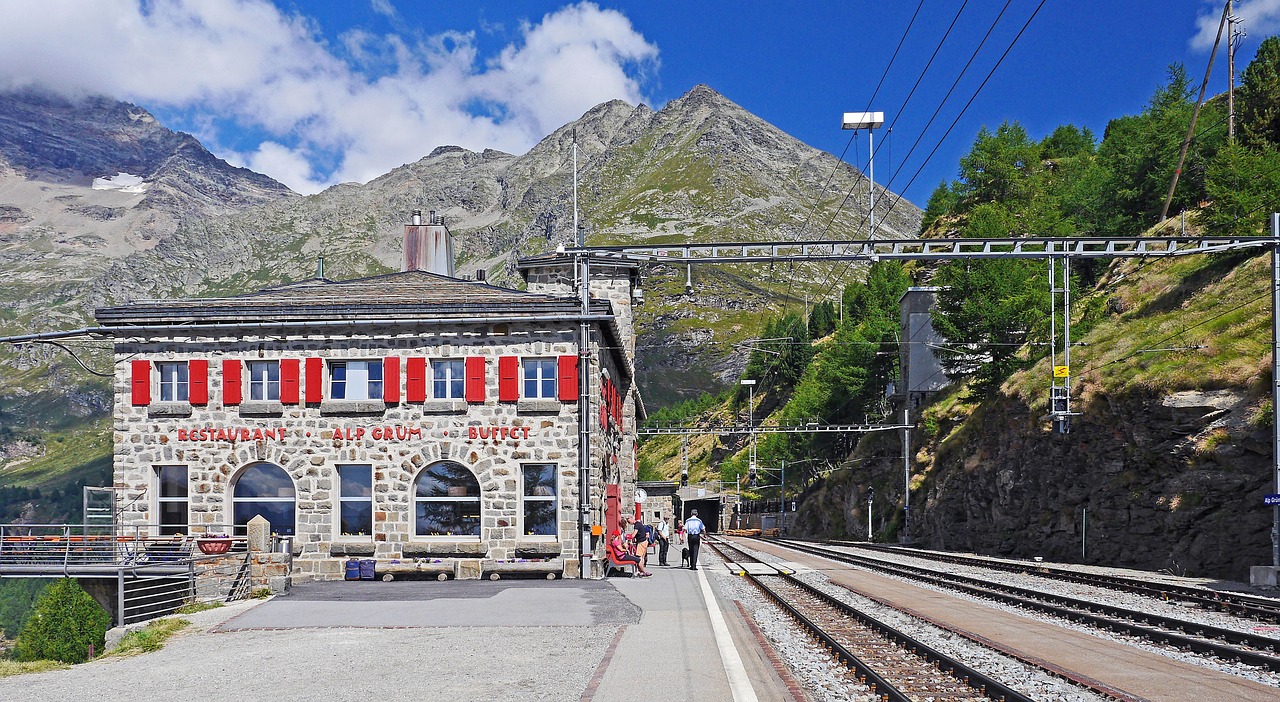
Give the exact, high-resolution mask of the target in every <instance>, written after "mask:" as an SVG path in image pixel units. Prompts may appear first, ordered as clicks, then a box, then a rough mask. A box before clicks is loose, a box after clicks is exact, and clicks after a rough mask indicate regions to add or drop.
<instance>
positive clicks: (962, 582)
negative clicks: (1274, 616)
mask: <svg viewBox="0 0 1280 702" xmlns="http://www.w3.org/2000/svg"><path fill="white" fill-rule="evenodd" d="M770 542H771V543H777V544H779V545H781V546H785V547H786V548H791V549H795V550H797V551H800V552H802V553H808V554H811V555H816V556H821V557H823V558H829V559H831V560H835V561H840V562H842V563H848V564H851V565H856V566H859V567H862V568H867V569H869V570H875V571H879V572H883V573H888V574H891V575H897V576H901V577H905V578H909V579H911V580H912V581H916V582H920V581H923V582H927V583H929V584H932V585H935V586H938V587H943V588H947V589H950V590H958V591H960V592H964V593H966V594H969V595H973V596H976V597H980V598H984V599H988V600H994V601H998V602H1003V603H1005V604H1010V605H1013V606H1016V607H1022V608H1025V609H1029V610H1034V611H1038V612H1041V613H1044V614H1050V615H1053V616H1058V617H1062V618H1064V619H1067V620H1069V621H1075V622H1079V623H1084V624H1088V625H1090V626H1095V627H1098V628H1100V629H1104V630H1111V631H1118V632H1121V633H1125V634H1128V635H1131V636H1137V637H1139V638H1143V639H1146V640H1149V641H1152V642H1154V643H1163V644H1168V645H1172V646H1176V647H1178V648H1181V649H1184V650H1190V651H1194V652H1196V653H1200V654H1205V655H1211V656H1214V657H1217V658H1221V659H1223V660H1228V661H1239V662H1241V663H1244V664H1247V665H1254V666H1258V667H1260V668H1264V669H1266V670H1270V671H1273V672H1280V656H1277V655H1275V652H1276V651H1277V650H1280V640H1277V639H1275V638H1271V637H1266V636H1258V635H1256V634H1250V633H1247V632H1240V631H1234V630H1231V629H1223V628H1220V627H1214V626H1209V625H1206V624H1201V623H1198V622H1189V621H1186V620H1182V619H1176V618H1173V617H1165V616H1161V615H1155V614H1151V613H1147V612H1139V611H1135V610H1130V609H1125V608H1122V607H1115V606H1112V605H1105V604H1101V603H1097V602H1089V601H1086V600H1079V599H1076V598H1072V597H1066V596H1062V595H1055V594H1051V593H1046V592H1040V591H1036V590H1030V589H1027V588H1021V587H1017V586H1013V585H1003V584H1000V583H993V582H990V581H986V580H981V579H978V578H972V577H968V576H963V575H957V574H951V573H941V572H938V571H935V570H930V569H928V568H922V567H918V566H910V565H905V564H900V563H889V562H886V561H881V560H876V559H873V558H866V557H863V556H857V555H854V554H850V553H846V552H842V551H836V550H832V549H831V548H827V547H822V546H816V545H813V544H807V543H803V542H795V541H786V542H779V541H775V540H770ZM1223 642H1226V643H1223ZM1243 647H1247V648H1243Z"/></svg>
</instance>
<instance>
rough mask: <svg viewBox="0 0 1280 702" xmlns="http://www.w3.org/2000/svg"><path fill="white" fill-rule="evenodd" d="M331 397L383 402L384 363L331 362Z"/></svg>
mask: <svg viewBox="0 0 1280 702" xmlns="http://www.w3.org/2000/svg"><path fill="white" fill-rule="evenodd" d="M329 397H332V398H333V399H335V400H381V399H382V361H330V362H329Z"/></svg>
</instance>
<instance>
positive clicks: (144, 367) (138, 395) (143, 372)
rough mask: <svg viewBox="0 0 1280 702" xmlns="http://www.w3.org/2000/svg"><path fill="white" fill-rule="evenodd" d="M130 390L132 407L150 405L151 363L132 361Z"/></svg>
mask: <svg viewBox="0 0 1280 702" xmlns="http://www.w3.org/2000/svg"><path fill="white" fill-rule="evenodd" d="M130 365H131V367H132V368H131V372H132V374H133V375H132V378H131V380H130V388H131V389H132V395H133V397H132V399H131V400H130V401H131V402H132V403H133V406H134V407H142V406H146V405H149V404H151V361H142V360H134V361H133V362H132V363H131V364H130Z"/></svg>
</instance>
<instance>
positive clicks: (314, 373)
mask: <svg viewBox="0 0 1280 702" xmlns="http://www.w3.org/2000/svg"><path fill="white" fill-rule="evenodd" d="M306 390H307V402H313V403H314V402H319V401H321V400H323V399H324V359H321V358H308V359H307V379H306Z"/></svg>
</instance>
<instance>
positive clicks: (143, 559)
mask: <svg viewBox="0 0 1280 702" xmlns="http://www.w3.org/2000/svg"><path fill="white" fill-rule="evenodd" d="M221 526H223V525H213V529H209V530H207V531H204V532H201V533H196V534H176V535H172V536H161V535H159V533H158V532H159V528H158V527H157V526H156V525H131V526H128V527H117V528H116V529H114V530H106V529H102V528H94V527H89V528H86V527H84V526H83V525H80V524H3V525H0V571H9V570H12V569H18V570H23V569H30V570H49V569H62V570H65V571H67V572H68V574H69V572H70V570H73V569H74V570H83V569H84V568H85V567H106V568H108V569H111V570H114V569H115V568H116V567H122V566H123V567H137V566H143V565H152V566H158V565H164V564H170V565H181V564H185V563H187V562H188V561H191V560H194V559H197V558H198V557H199V556H201V555H204V554H203V551H202V550H201V544H200V542H201V541H210V540H212V539H210V538H209V537H210V536H212V535H213V534H219V535H221V534H222V532H218V531H216V529H217V528H220V527H221ZM228 531H229V530H228ZM217 540H218V541H225V542H228V545H229V548H228V549H227V550H228V551H230V552H237V553H238V552H244V551H245V550H246V548H247V543H246V539H245V537H242V536H231V537H224V538H220V539H217ZM5 574H12V573H8V572H5Z"/></svg>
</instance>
